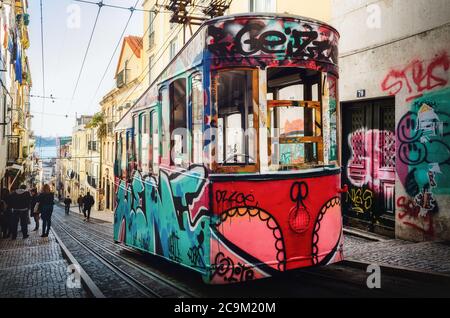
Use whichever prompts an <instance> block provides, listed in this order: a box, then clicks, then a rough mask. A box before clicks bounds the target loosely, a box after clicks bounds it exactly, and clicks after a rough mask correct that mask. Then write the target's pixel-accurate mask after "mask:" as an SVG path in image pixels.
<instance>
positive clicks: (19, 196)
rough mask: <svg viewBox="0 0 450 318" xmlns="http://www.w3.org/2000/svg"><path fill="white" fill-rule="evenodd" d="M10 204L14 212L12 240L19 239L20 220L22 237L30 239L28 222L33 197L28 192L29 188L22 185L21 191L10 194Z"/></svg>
mask: <svg viewBox="0 0 450 318" xmlns="http://www.w3.org/2000/svg"><path fill="white" fill-rule="evenodd" d="M8 202H9V204H10V207H11V211H12V222H11V224H12V226H11V239H13V240H15V239H16V238H17V226H18V224H19V220H20V229H21V231H22V237H23V238H24V239H26V238H27V237H28V222H29V220H30V219H29V216H28V213H29V212H28V210H29V209H30V204H31V195H30V192H29V191H27V186H26V185H24V184H22V185H21V186H20V187H19V189H17V190H15V191H13V192H12V193H10V195H9V199H8Z"/></svg>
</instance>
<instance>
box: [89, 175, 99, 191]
mask: <svg viewBox="0 0 450 318" xmlns="http://www.w3.org/2000/svg"><path fill="white" fill-rule="evenodd" d="M87 182H88V184H89V185H90V186H91V187H93V188H94V189H97V183H98V182H97V178H94V177H92V176H90V175H88V176H87Z"/></svg>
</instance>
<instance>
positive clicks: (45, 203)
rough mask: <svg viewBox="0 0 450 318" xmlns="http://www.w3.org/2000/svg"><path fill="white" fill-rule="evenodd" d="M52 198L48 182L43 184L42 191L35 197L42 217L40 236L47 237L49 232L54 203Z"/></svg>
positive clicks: (53, 197) (53, 196) (52, 194)
mask: <svg viewBox="0 0 450 318" xmlns="http://www.w3.org/2000/svg"><path fill="white" fill-rule="evenodd" d="M54 200H55V195H54V193H53V192H51V191H50V186H49V185H48V184H44V187H43V188H42V192H41V193H40V194H39V196H38V198H37V201H38V203H39V210H40V212H41V219H42V235H41V237H47V236H48V234H49V233H50V226H51V225H52V213H53V205H54V204H55V202H54Z"/></svg>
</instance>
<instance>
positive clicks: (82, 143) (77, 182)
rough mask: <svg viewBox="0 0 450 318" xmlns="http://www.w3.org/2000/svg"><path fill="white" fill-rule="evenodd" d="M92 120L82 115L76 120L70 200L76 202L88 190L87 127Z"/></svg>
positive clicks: (69, 185)
mask: <svg viewBox="0 0 450 318" xmlns="http://www.w3.org/2000/svg"><path fill="white" fill-rule="evenodd" d="M91 120H92V116H86V115H81V116H80V117H77V118H76V121H75V126H74V127H73V131H72V144H71V156H70V160H69V161H70V162H69V164H68V165H69V171H70V172H69V174H68V176H69V181H68V185H66V188H67V187H68V188H69V189H70V190H69V191H68V192H70V198H71V199H72V201H73V202H76V201H77V199H78V196H79V195H85V194H86V191H87V190H88V188H87V186H86V185H87V175H86V172H87V170H86V158H88V152H89V150H88V135H87V129H86V125H87V124H89V122H90V121H91Z"/></svg>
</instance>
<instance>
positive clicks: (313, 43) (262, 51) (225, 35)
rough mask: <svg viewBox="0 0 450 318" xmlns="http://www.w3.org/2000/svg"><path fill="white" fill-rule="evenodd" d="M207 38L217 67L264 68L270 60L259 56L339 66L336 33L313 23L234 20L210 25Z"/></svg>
mask: <svg viewBox="0 0 450 318" xmlns="http://www.w3.org/2000/svg"><path fill="white" fill-rule="evenodd" d="M208 35H209V38H208V40H207V46H208V50H209V51H210V52H211V53H212V54H213V55H215V56H216V57H217V59H216V60H215V64H222V63H225V62H242V61H248V62H249V63H250V64H251V62H252V61H254V62H256V63H258V64H259V65H260V66H262V67H265V66H266V62H267V61H264V60H263V59H261V58H259V57H263V56H272V55H277V56H283V58H284V59H285V60H286V59H290V58H298V59H301V60H310V59H311V60H317V61H321V62H327V63H337V57H338V53H337V40H338V35H337V33H336V32H334V30H332V29H330V28H326V27H319V26H317V25H314V24H312V23H304V22H303V23H302V22H300V21H299V22H297V23H295V22H290V23H286V25H284V26H282V25H280V24H273V23H271V21H267V20H258V21H252V22H249V23H248V22H247V21H245V20H239V19H235V20H233V21H229V22H227V23H221V24H216V25H210V26H209V27H208ZM257 56H258V57H257ZM250 58H252V60H250Z"/></svg>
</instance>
